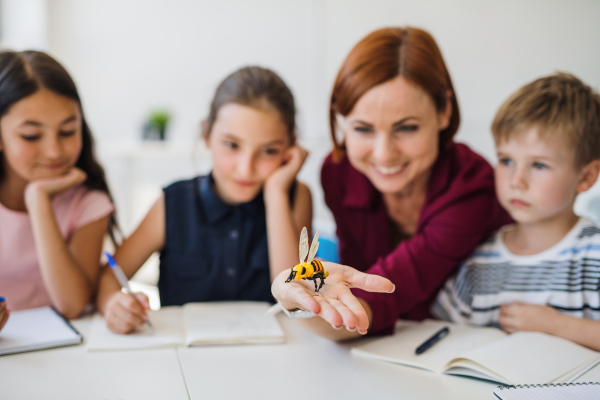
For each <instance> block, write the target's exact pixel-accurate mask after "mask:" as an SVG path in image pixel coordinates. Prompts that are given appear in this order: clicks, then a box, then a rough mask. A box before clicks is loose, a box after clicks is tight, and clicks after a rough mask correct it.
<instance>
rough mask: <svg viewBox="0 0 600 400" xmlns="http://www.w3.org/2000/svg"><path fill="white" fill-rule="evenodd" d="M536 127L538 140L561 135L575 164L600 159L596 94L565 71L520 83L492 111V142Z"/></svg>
mask: <svg viewBox="0 0 600 400" xmlns="http://www.w3.org/2000/svg"><path fill="white" fill-rule="evenodd" d="M534 127H535V128H537V129H538V135H540V138H541V139H544V138H545V137H548V136H556V135H558V136H562V137H565V138H566V139H567V140H568V141H569V142H570V143H571V145H572V146H573V149H574V151H575V161H576V164H577V166H578V167H581V166H583V165H586V164H588V163H589V162H591V161H593V160H598V159H600V95H599V94H598V93H597V92H596V91H595V90H593V89H592V88H591V87H589V86H588V85H586V84H585V83H583V82H582V81H581V80H579V79H577V78H576V77H575V76H573V75H571V74H567V73H562V72H559V73H556V74H554V75H551V76H547V77H544V78H540V79H537V80H535V81H533V82H531V83H528V84H527V85H525V86H523V87H522V88H520V89H519V90H517V92H516V93H514V94H513V95H512V96H510V97H509V98H508V99H507V100H506V101H505V102H504V104H502V106H500V109H499V110H498V112H497V113H496V117H495V118H494V122H493V123H492V133H493V135H494V139H495V141H496V143H499V142H500V141H502V140H506V139H509V138H510V137H512V136H513V135H516V134H520V133H523V132H525V131H527V130H529V129H531V128H534Z"/></svg>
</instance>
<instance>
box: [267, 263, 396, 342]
mask: <svg viewBox="0 0 600 400" xmlns="http://www.w3.org/2000/svg"><path fill="white" fill-rule="evenodd" d="M323 265H324V267H325V270H326V271H328V272H329V277H327V279H326V280H325V284H324V285H323V287H322V288H321V290H319V292H318V293H317V292H315V288H314V283H313V282H311V281H308V280H302V281H296V280H292V281H290V282H288V283H286V282H285V280H286V278H287V277H288V275H289V273H290V271H289V270H286V271H283V272H282V273H280V274H279V275H278V276H277V278H275V280H274V281H273V286H272V288H271V290H272V292H273V296H274V297H275V298H276V299H277V300H278V301H279V303H280V304H281V305H282V306H283V307H284V308H286V309H294V308H300V309H304V310H309V311H312V312H313V313H315V314H317V315H318V316H320V317H321V318H323V319H324V320H326V321H327V322H329V323H330V324H331V325H332V326H334V327H341V326H342V325H345V326H346V327H347V328H348V329H350V330H354V329H358V331H359V332H361V333H364V332H366V331H367V328H368V327H369V319H368V316H367V313H366V311H365V309H364V307H363V305H362V304H361V303H360V301H359V300H358V299H357V298H356V297H355V296H354V295H353V294H352V292H351V291H350V289H351V288H358V289H363V290H366V291H368V292H380V293H391V292H393V291H394V285H393V284H392V282H391V281H390V280H389V279H386V278H383V277H381V276H377V275H369V274H365V273H363V272H360V271H357V270H355V269H354V268H351V267H348V266H345V265H340V264H334V263H330V262H323Z"/></svg>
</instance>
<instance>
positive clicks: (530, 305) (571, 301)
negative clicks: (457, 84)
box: [432, 73, 600, 350]
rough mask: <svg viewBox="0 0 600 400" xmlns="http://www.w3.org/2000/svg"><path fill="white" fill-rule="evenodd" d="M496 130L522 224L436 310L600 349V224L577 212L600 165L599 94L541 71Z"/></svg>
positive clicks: (472, 266) (483, 253) (454, 284)
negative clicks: (579, 197) (581, 196)
mask: <svg viewBox="0 0 600 400" xmlns="http://www.w3.org/2000/svg"><path fill="white" fill-rule="evenodd" d="M492 132H493V134H494V139H495V142H496V147H497V151H498V166H497V167H496V192H497V196H498V199H499V201H500V204H501V205H502V206H503V207H504V208H505V209H506V210H507V211H508V212H509V213H510V215H511V216H512V218H513V219H514V221H515V224H513V225H508V226H505V227H503V228H501V229H500V230H499V231H498V232H497V233H495V234H494V235H493V236H492V237H491V238H490V239H489V240H488V241H486V242H485V243H483V244H481V245H480V246H479V247H478V248H477V250H476V251H475V253H474V254H473V255H472V256H471V257H470V258H469V259H468V260H467V261H466V262H465V263H464V264H463V265H462V266H461V267H460V269H459V271H458V273H457V274H456V275H455V276H454V277H452V278H450V279H449V280H448V281H447V282H446V284H445V286H444V288H443V289H442V290H441V291H440V294H439V295H438V299H437V301H436V303H434V305H433V308H432V312H433V313H434V315H436V316H437V317H439V318H441V319H445V320H449V321H455V322H467V323H471V324H474V325H496V326H500V327H501V328H503V329H504V330H506V331H507V332H515V331H518V330H523V331H539V332H545V333H548V334H552V335H556V336H560V337H563V338H566V339H569V340H572V341H574V342H576V343H579V344H581V345H584V346H587V347H590V348H592V349H595V350H600V226H598V225H597V224H595V223H593V222H591V221H589V220H587V219H585V218H581V217H578V216H577V215H576V214H575V213H574V211H573V204H574V203H575V199H576V198H577V195H578V194H579V193H582V192H585V191H586V190H588V189H589V188H590V187H591V186H592V185H593V184H594V183H595V182H596V179H597V177H598V173H599V172H600V96H599V95H598V93H596V92H594V91H593V90H592V89H591V88H590V87H589V86H586V85H585V84H584V83H583V82H581V81H580V80H579V79H577V78H576V77H574V76H573V75H569V74H564V73H559V74H556V75H552V76H549V77H545V78H541V79H538V80H536V81H534V82H532V83H530V84H528V85H526V86H524V87H522V88H521V89H520V90H518V91H517V92H516V93H515V94H513V95H512V96H511V97H510V98H509V99H508V100H507V101H506V102H505V103H504V104H503V105H502V106H501V107H500V110H499V111H498V113H497V115H496V118H495V120H494V122H493V124H492Z"/></svg>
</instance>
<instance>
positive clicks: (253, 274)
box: [158, 175, 296, 306]
mask: <svg viewBox="0 0 600 400" xmlns="http://www.w3.org/2000/svg"><path fill="white" fill-rule="evenodd" d="M211 184H212V176H211V175H208V176H200V177H196V178H194V179H191V180H186V181H180V182H175V183H173V184H171V185H169V186H167V187H166V188H165V189H164V195H165V218H166V221H165V227H166V229H165V234H166V235H165V245H164V247H163V249H162V251H161V253H160V277H159V280H158V289H159V293H160V300H161V304H162V305H163V306H171V305H183V304H185V303H190V302H200V301H220V300H221V301H223V300H255V301H269V302H274V300H273V296H272V295H271V277H270V271H269V254H268V248H267V226H266V215H265V204H264V201H263V194H262V192H260V193H259V194H258V195H257V196H256V197H255V198H254V199H253V200H251V201H250V202H248V203H244V204H239V205H235V206H234V205H230V204H227V203H225V202H223V201H222V200H221V199H220V198H219V197H217V195H216V194H215V193H214V191H213V189H212V187H211V186H212V185H211ZM295 187H296V184H295V183H294V184H293V185H292V188H291V190H290V201H292V199H293V198H294V192H295ZM292 204H293V203H292Z"/></svg>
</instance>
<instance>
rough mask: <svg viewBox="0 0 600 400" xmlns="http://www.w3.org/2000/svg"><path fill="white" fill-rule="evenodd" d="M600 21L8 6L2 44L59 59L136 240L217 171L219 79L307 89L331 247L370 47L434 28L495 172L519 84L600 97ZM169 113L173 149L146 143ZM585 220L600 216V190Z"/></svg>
mask: <svg viewBox="0 0 600 400" xmlns="http://www.w3.org/2000/svg"><path fill="white" fill-rule="evenodd" d="M599 19H600V1H597V0H570V1H568V2H567V1H561V0H504V1H485V0H439V1H437V0H368V1H367V0H361V1H359V0H252V1H248V0H219V1H214V0H212V1H207V0H206V1H205V0H197V1H192V0H169V1H167V0H144V1H142V0H137V1H136V0H0V47H2V48H10V49H14V50H24V49H39V50H44V51H47V52H49V53H50V54H51V55H52V56H54V57H56V58H57V59H58V60H59V61H60V62H61V63H62V64H63V65H64V66H65V67H66V68H67V69H68V71H69V72H70V73H71V75H72V76H73V78H74V79H75V81H76V83H77V85H78V87H79V90H80V95H81V96H82V99H83V105H84V112H85V114H86V118H87V120H88V123H89V124H90V126H91V128H92V131H93V133H94V136H95V138H96V141H97V144H98V148H97V151H98V154H99V156H100V159H101V161H102V162H103V165H104V166H105V168H106V170H107V173H108V178H109V183H110V185H111V188H112V191H113V194H114V196H115V201H116V205H117V209H118V213H119V214H118V217H119V221H120V224H121V227H122V228H123V231H124V233H125V234H129V233H131V232H132V230H133V229H134V228H135V226H136V225H137V224H138V223H139V221H140V220H141V218H142V217H143V216H144V215H145V213H146V211H147V210H148V208H149V207H150V205H151V204H152V203H153V202H154V201H155V200H156V198H157V197H158V196H159V195H160V192H161V187H163V186H164V185H166V184H168V183H170V182H173V181H175V180H179V179H185V178H189V177H192V176H195V175H198V174H204V173H206V172H208V171H209V170H210V157H209V154H208V153H207V152H206V150H205V148H204V146H203V143H201V142H200V140H199V124H200V122H201V121H202V119H203V118H205V117H206V115H207V114H208V106H209V102H210V100H211V96H212V95H213V92H214V90H215V88H216V86H217V85H218V83H219V82H220V81H221V80H222V79H223V78H224V77H225V76H226V75H228V74H229V73H230V72H233V71H234V70H236V69H237V68H240V67H242V66H245V65H251V64H253V65H260V66H264V67H268V68H271V69H273V70H274V71H276V72H277V73H278V74H280V75H281V77H282V78H283V79H284V80H285V81H286V82H287V84H288V85H289V86H290V87H291V89H292V90H293V92H294V95H295V98H296V101H297V107H298V125H299V130H300V143H301V145H303V146H305V147H306V148H307V149H308V150H309V151H310V157H309V159H308V161H307V163H306V165H305V166H304V168H303V170H302V171H301V173H300V179H301V180H302V181H304V182H306V183H307V184H308V185H309V186H310V187H311V189H312V192H313V198H314V210H315V212H314V217H315V221H314V226H315V229H321V233H322V234H323V235H324V236H325V237H330V238H331V237H333V236H334V235H335V225H334V223H333V219H332V217H331V214H330V213H329V211H328V209H327V208H326V206H325V204H324V201H323V197H322V190H321V187H320V179H319V171H320V166H321V163H322V161H323V159H324V157H325V156H326V154H327V153H328V152H329V151H330V149H331V147H332V146H331V142H330V139H329V132H328V121H327V116H328V104H329V102H328V100H329V95H330V90H331V87H332V85H333V81H334V79H335V76H336V74H337V70H338V68H339V66H340V65H341V63H342V61H343V59H344V57H345V56H346V54H347V53H348V52H349V50H350V49H351V48H352V46H353V45H354V44H355V43H356V42H357V41H358V40H360V39H361V38H362V37H363V36H365V35H366V34H367V33H369V32H370V31H372V30H375V29H378V28H381V27H386V26H402V25H411V26H415V27H420V28H424V29H426V30H428V31H429V32H430V33H431V34H432V35H433V36H434V37H435V39H436V40H437V42H438V45H439V46H440V48H441V51H442V53H443V55H444V57H445V60H446V63H447V65H448V68H449V70H450V74H451V76H452V79H453V83H454V87H455V89H456V92H457V95H458V101H459V105H460V107H461V113H462V124H461V127H460V130H459V133H458V136H457V141H460V142H463V143H466V144H468V145H469V146H471V147H472V148H473V149H474V150H476V151H478V152H479V153H481V154H482V155H483V156H485V157H486V158H487V159H488V160H489V161H490V162H491V163H493V164H495V163H496V160H495V152H494V147H493V141H492V136H491V133H490V124H491V121H492V119H493V116H494V114H495V111H496V109H497V108H498V106H499V105H500V104H501V103H502V102H503V101H504V100H505V99H506V97H507V96H508V95H509V94H510V93H512V92H513V91H515V90H516V89H517V88H518V87H520V86H521V85H523V84H525V83H526V82H529V81H531V80H533V79H535V78H538V77H541V76H544V75H547V74H551V73H553V72H555V71H566V72H571V73H573V74H575V75H577V76H578V77H579V78H581V79H582V80H584V81H585V82H586V83H588V84H589V85H591V86H593V87H595V88H596V89H598V88H599V87H600V45H599V44H598V38H599V37H600V23H599ZM165 114H166V116H167V117H169V118H168V123H167V124H166V130H165V137H166V139H165V140H164V141H160V140H146V141H144V140H142V137H143V135H144V130H145V129H144V127H146V136H152V135H153V133H152V132H150V133H149V131H148V121H157V120H159V119H160V118H159V117H161V115H162V119H161V120H162V121H163V122H164V119H165V118H164V116H165ZM157 118H159V119H157ZM155 136H156V135H155ZM577 211H578V212H579V213H580V214H585V215H587V216H589V217H591V218H593V219H596V220H597V221H598V220H600V185H596V186H595V187H594V188H593V189H592V190H591V191H590V192H589V193H586V194H585V195H582V196H580V198H579V199H578V204H577ZM148 265H150V266H149V267H147V268H146V267H145V268H144V270H143V271H149V272H143V271H142V272H143V273H142V274H140V277H139V280H141V281H145V282H150V283H151V282H153V280H154V279H155V278H156V259H154V260H152V261H151V262H150V263H149V264H148ZM144 274H146V275H144Z"/></svg>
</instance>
